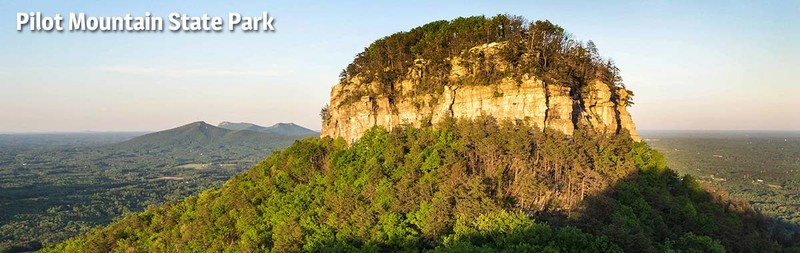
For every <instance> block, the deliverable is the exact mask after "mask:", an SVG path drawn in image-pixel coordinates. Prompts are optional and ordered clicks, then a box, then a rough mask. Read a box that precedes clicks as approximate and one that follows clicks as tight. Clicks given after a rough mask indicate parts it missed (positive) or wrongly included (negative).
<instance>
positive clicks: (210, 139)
mask: <svg viewBox="0 0 800 253" xmlns="http://www.w3.org/2000/svg"><path fill="white" fill-rule="evenodd" d="M253 126H254V127H258V126H255V125H253ZM264 129H266V128H264ZM311 136H317V133H316V132H313V131H311V132H310V133H308V134H299V133H298V132H293V134H283V133H280V131H253V130H249V129H244V130H231V129H226V128H220V127H216V126H213V125H210V124H208V123H206V122H202V121H198V122H193V123H189V124H187V125H184V126H180V127H177V128H173V129H169V130H164V131H160V132H155V133H150V134H146V135H142V136H139V137H136V138H133V139H131V140H128V141H125V142H121V143H118V144H114V145H112V146H111V147H112V148H116V149H121V150H128V151H136V152H144V151H148V152H184V151H191V152H194V153H203V152H206V153H208V152H212V153H219V152H224V151H225V150H230V149H239V150H241V149H247V150H252V152H257V153H263V152H261V151H271V150H273V149H278V148H282V147H285V146H288V145H289V144H291V143H292V142H294V141H295V140H298V139H302V138H304V137H311ZM252 152H251V151H246V152H239V153H243V154H250V153H252ZM264 154H266V153H264ZM220 156H223V155H222V154H220Z"/></svg>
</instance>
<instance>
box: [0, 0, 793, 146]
mask: <svg viewBox="0 0 800 253" xmlns="http://www.w3.org/2000/svg"><path fill="white" fill-rule="evenodd" d="M430 2H433V1H395V2H388V1H351V2H347V3H334V2H332V1H324V2H323V1H320V2H312V1H292V2H276V1H235V2H233V1H173V2H169V3H167V2H165V1H80V2H75V1H2V2H0V9H2V12H0V43H2V47H0V58H2V59H4V60H3V61H2V62H0V118H2V120H1V121H0V132H75V131H155V130H162V129H168V128H172V127H176V126H179V125H183V124H186V123H189V122H194V121H201V120H202V121H206V122H209V123H211V124H217V123H219V122H221V121H233V122H252V123H256V124H260V125H271V124H274V123H277V122H294V123H297V124H300V125H303V126H306V127H308V128H311V129H315V130H319V129H320V128H321V126H320V125H321V123H320V118H319V109H320V108H321V107H322V106H323V105H325V104H326V103H328V101H329V95H330V88H331V87H332V86H333V85H334V84H335V83H336V82H337V81H338V75H339V72H340V71H341V70H342V68H344V67H345V66H346V65H347V64H348V63H350V61H352V59H353V57H354V56H355V55H356V54H357V53H359V52H361V51H362V50H363V49H364V47H366V46H368V45H369V44H370V43H371V42H372V41H374V40H375V39H378V38H380V37H383V36H387V35H390V34H392V33H395V32H398V31H407V30H410V29H411V28H414V27H417V26H420V25H423V24H426V23H428V22H431V21H435V20H443V19H444V20H450V19H453V18H456V17H459V16H474V15H486V16H493V15H496V14H503V13H508V14H513V15H519V16H523V17H525V18H527V19H529V20H544V19H547V20H550V21H552V22H553V23H555V24H558V25H560V26H562V27H564V28H565V29H566V30H567V31H568V32H570V33H572V34H573V35H574V36H575V37H576V38H577V39H579V40H583V41H586V40H592V41H594V42H595V44H596V45H597V47H598V48H599V50H600V54H601V55H603V56H604V57H609V58H612V59H613V60H614V61H615V62H616V64H617V66H618V67H619V68H620V69H621V72H622V77H623V79H624V81H625V83H626V85H627V87H628V89H631V90H633V91H634V93H635V97H634V102H635V105H634V106H633V107H632V108H630V111H631V114H632V116H633V119H634V121H635V122H636V124H637V127H638V128H639V129H650V130H654V129H676V130H800V99H798V97H799V96H800V83H798V81H797V78H796V77H795V76H796V74H797V73H800V57H797V56H798V55H800V1H724V2H720V1H611V2H605V1H602V2H600V1H575V2H566V1H503V2H477V1H474V2H473V1H436V2H435V3H430ZM32 11H39V12H42V13H43V14H45V15H55V14H56V13H60V14H61V15H68V14H69V13H70V12H85V13H86V14H87V15H92V16H122V15H125V14H127V13H130V14H132V15H134V16H140V15H144V13H145V12H148V11H149V12H151V13H152V14H153V15H154V16H161V17H166V16H167V14H169V13H170V12H181V13H188V14H190V15H193V16H199V15H202V14H204V13H208V14H209V15H216V16H227V13H228V12H238V13H241V14H242V15H250V16H255V15H260V14H261V12H262V11H266V12H269V13H270V15H272V16H273V17H275V22H274V24H275V28H276V31H275V32H270V33H242V32H233V33H231V32H227V31H225V32H221V33H173V32H169V31H165V32H160V33H159V32H157V33H81V32H63V33H56V32H52V33H31V32H29V31H25V32H17V31H16V23H15V20H16V13H17V12H32ZM165 21H166V18H165Z"/></svg>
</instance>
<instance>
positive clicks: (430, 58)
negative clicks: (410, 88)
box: [340, 15, 630, 101]
mask: <svg viewBox="0 0 800 253" xmlns="http://www.w3.org/2000/svg"><path fill="white" fill-rule="evenodd" d="M493 42H502V43H503V46H502V47H500V52H499V53H498V56H499V62H503V63H508V67H504V68H501V67H499V66H497V61H492V60H488V59H487V57H488V56H486V55H483V54H481V53H479V54H478V55H470V52H469V51H468V50H467V49H470V48H472V47H475V46H480V45H481V44H485V43H493ZM467 56H468V57H467ZM454 57H461V58H462V59H467V58H468V59H472V61H464V62H462V63H463V64H467V65H468V68H467V69H469V70H470V71H473V72H474V73H469V75H468V77H469V78H468V79H462V80H458V83H455V84H459V85H472V84H490V83H495V82H496V81H497V80H499V79H501V78H507V77H513V78H520V77H521V76H522V75H525V74H532V75H534V76H536V77H538V78H540V79H543V80H544V81H546V82H548V83H551V84H555V85H562V86H568V87H571V88H573V89H572V92H573V96H580V95H581V93H582V92H584V89H582V88H583V87H586V86H587V84H588V83H589V82H591V81H593V80H601V81H603V82H605V83H607V84H609V85H610V86H611V87H610V88H611V89H612V90H614V89H624V85H623V84H622V78H621V77H620V75H619V69H618V68H617V67H616V66H615V65H614V63H613V62H612V61H611V60H608V59H604V58H602V57H601V56H600V55H599V53H598V50H597V47H596V46H595V45H594V43H593V42H592V41H588V42H586V43H584V42H581V41H579V40H576V39H575V38H573V36H572V35H571V34H570V33H568V32H566V31H565V30H564V29H563V28H561V27H559V26H558V25H555V24H553V23H551V22H549V21H535V22H529V21H527V20H525V19H524V18H522V17H519V16H511V15H497V16H494V17H492V18H487V17H484V16H473V17H467V18H464V17H460V18H456V19H453V20H451V21H446V20H441V21H436V22H431V23H428V24H425V25H423V26H420V27H417V28H414V29H411V30H410V31H405V32H398V33H395V34H392V35H390V36H387V37H384V38H381V39H379V40H376V41H375V42H373V43H372V44H371V45H369V47H367V48H365V49H364V51H363V52H361V53H359V54H358V55H356V57H355V59H354V60H353V62H352V63H351V64H349V65H348V66H347V68H345V69H344V70H343V71H342V73H341V75H340V78H341V82H343V83H348V82H352V80H353V79H358V80H360V82H361V83H362V84H363V83H371V82H377V83H378V84H379V86H380V87H381V88H380V90H379V91H377V92H378V94H363V92H376V91H373V90H359V91H357V92H353V93H351V94H348V95H349V96H351V99H345V100H344V101H357V100H358V99H359V98H360V97H361V96H363V95H373V96H374V95H382V96H388V97H397V96H399V94H395V85H397V83H398V82H397V81H398V80H400V79H401V78H403V77H405V76H406V75H407V73H408V72H409V70H410V69H418V70H419V73H418V75H419V78H420V79H421V81H420V83H419V84H417V85H416V86H415V87H416V89H417V90H416V91H415V92H416V93H417V94H428V93H431V92H435V91H441V88H442V87H443V86H445V85H452V84H454V83H452V82H453V80H451V79H450V77H449V76H450V71H451V69H452V65H451V60H452V59H453V58H454ZM419 65H421V67H420V66H419ZM628 93H630V92H628Z"/></svg>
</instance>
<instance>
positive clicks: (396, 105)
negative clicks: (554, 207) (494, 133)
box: [322, 43, 640, 142]
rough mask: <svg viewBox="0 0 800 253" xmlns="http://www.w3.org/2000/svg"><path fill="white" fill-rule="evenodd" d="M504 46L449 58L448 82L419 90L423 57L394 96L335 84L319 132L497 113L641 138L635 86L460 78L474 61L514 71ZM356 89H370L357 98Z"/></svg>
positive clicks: (374, 87)
mask: <svg viewBox="0 0 800 253" xmlns="http://www.w3.org/2000/svg"><path fill="white" fill-rule="evenodd" d="M504 46H505V44H504V43H489V44H483V45H481V46H477V47H474V48H471V49H469V50H468V52H465V53H463V54H462V55H461V56H456V57H452V58H451V59H450V64H449V65H450V66H452V67H451V69H450V73H449V77H448V78H449V79H450V80H449V81H450V82H448V83H449V85H444V86H443V89H440V90H437V91H434V92H430V93H426V94H419V93H418V92H416V90H417V87H416V86H417V85H419V84H420V83H422V81H421V78H420V76H421V74H422V73H423V72H424V69H425V65H426V64H427V62H426V60H424V59H418V60H416V61H415V65H414V66H413V67H412V68H410V69H409V70H408V72H407V74H406V75H405V76H404V77H403V78H400V79H399V82H397V83H395V84H394V85H392V89H393V90H392V93H391V94H396V95H387V94H380V92H378V91H379V90H380V87H379V86H380V85H381V84H380V83H378V82H375V81H372V82H369V83H364V82H363V81H362V80H361V78H360V76H355V77H353V78H350V79H348V80H344V81H342V82H340V83H339V84H337V85H335V86H334V87H333V88H332V91H331V101H330V108H329V109H328V112H327V113H328V115H327V117H326V118H325V119H324V122H323V126H322V136H331V137H343V138H344V139H345V140H347V141H348V142H353V141H355V140H357V139H358V138H359V137H361V136H362V135H363V133H364V132H365V131H367V130H368V129H370V128H371V127H372V126H375V125H379V126H383V127H385V128H387V129H392V128H393V127H396V126H399V125H404V124H410V125H413V126H415V127H420V126H422V125H430V124H432V125H436V124H437V123H438V122H440V121H441V120H443V119H445V118H447V117H453V118H465V119H474V118H476V117H480V116H492V117H494V118H496V119H499V120H514V121H516V120H519V121H522V122H524V123H526V124H528V125H529V126H536V127H539V128H540V129H544V128H551V129H554V130H557V131H560V132H562V133H564V134H567V135H571V134H572V132H573V131H574V130H575V128H576V127H578V126H579V125H585V126H587V127H589V128H591V129H593V130H595V131H600V132H605V133H609V134H617V133H620V132H622V131H627V132H628V133H629V134H630V135H631V137H632V138H633V139H634V140H636V141H639V140H640V138H639V136H638V135H637V134H636V126H635V124H634V123H633V120H632V119H631V116H630V114H629V113H628V111H627V109H626V108H627V107H628V106H629V105H630V103H629V102H628V101H629V99H630V96H631V94H630V91H628V90H627V89H624V88H619V87H616V86H614V85H610V84H608V83H605V82H603V81H600V80H594V81H592V82H590V83H589V85H587V86H586V87H583V89H584V90H583V91H581V94H582V95H579V96H578V95H575V94H577V92H576V91H573V90H572V89H573V88H571V87H568V86H563V85H559V84H551V83H548V82H546V81H544V80H542V79H541V78H539V77H537V76H535V75H534V74H533V73H526V74H524V75H522V76H521V77H520V78H512V77H507V78H503V79H500V80H499V81H495V82H492V83H470V84H464V82H458V81H459V80H463V79H465V78H467V77H469V75H471V74H470V73H474V72H475V71H471V70H470V68H475V67H473V66H475V65H476V64H475V63H483V62H482V61H487V59H488V61H492V62H491V63H492V64H493V65H494V66H495V68H499V69H504V68H513V67H514V66H513V65H512V63H509V62H503V60H502V58H501V57H494V56H495V55H497V54H498V52H499V51H500V50H499V49H501V48H502V47H504ZM353 94H366V95H362V96H360V97H356V98H353Z"/></svg>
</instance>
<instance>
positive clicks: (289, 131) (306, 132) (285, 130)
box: [218, 121, 319, 136]
mask: <svg viewBox="0 0 800 253" xmlns="http://www.w3.org/2000/svg"><path fill="white" fill-rule="evenodd" d="M218 127H220V128H224V129H229V130H251V131H256V132H262V133H271V134H280V135H293V136H311V135H318V134H319V133H318V132H316V131H314V130H311V129H308V128H305V127H302V126H299V125H296V124H294V123H277V124H275V125H272V126H269V127H263V126H259V125H256V124H252V123H244V122H242V123H233V122H228V121H223V122H222V123H220V124H219V126H218Z"/></svg>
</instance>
